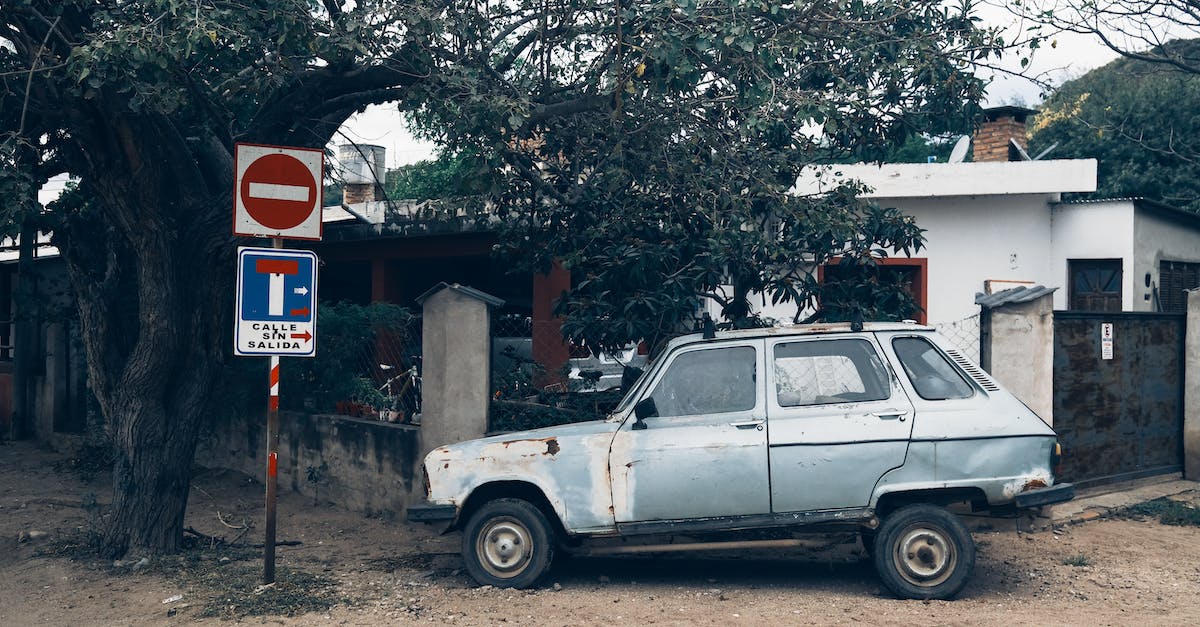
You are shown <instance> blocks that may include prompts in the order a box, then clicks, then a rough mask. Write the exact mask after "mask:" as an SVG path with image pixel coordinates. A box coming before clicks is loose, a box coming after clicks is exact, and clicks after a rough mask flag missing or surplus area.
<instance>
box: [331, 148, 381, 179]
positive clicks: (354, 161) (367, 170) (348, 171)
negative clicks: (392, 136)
mask: <svg viewBox="0 0 1200 627" xmlns="http://www.w3.org/2000/svg"><path fill="white" fill-rule="evenodd" d="M386 156H387V152H386V150H385V149H384V147H383V146H374V145H372V144H343V145H341V146H338V161H340V162H341V170H342V180H343V181H345V183H346V184H348V185H366V184H369V183H376V184H382V183H383V182H384V180H385V179H386V177H387V162H386Z"/></svg>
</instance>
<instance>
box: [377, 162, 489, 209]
mask: <svg viewBox="0 0 1200 627" xmlns="http://www.w3.org/2000/svg"><path fill="white" fill-rule="evenodd" d="M495 178H496V177H494V176H493V174H492V167H491V165H490V164H489V163H488V160H487V159H484V158H483V157H481V156H479V155H478V154H475V153H470V152H463V153H458V154H452V153H448V152H445V153H442V154H441V155H439V156H438V158H437V159H433V160H425V161H418V162H417V163H413V164H409V165H403V166H400V167H398V168H396V169H395V170H388V175H387V184H386V185H385V186H384V191H385V192H386V196H387V197H388V198H390V199H393V200H429V199H431V198H456V197H462V196H483V195H487V194H489V193H491V191H492V189H493V186H494V184H495Z"/></svg>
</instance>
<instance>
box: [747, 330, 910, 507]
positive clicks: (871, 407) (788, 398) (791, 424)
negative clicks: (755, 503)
mask: <svg viewBox="0 0 1200 627" xmlns="http://www.w3.org/2000/svg"><path fill="white" fill-rule="evenodd" d="M767 360H768V364H769V366H768V369H767V375H768V376H767V389H768V393H767V417H768V429H767V431H768V440H769V447H770V448H769V450H770V453H769V455H770V461H769V465H770V475H771V502H772V511H774V512H776V513H784V512H799V511H811V510H829V509H843V508H855V507H865V506H866V505H867V504H868V503H869V502H870V499H871V493H872V491H873V490H874V488H875V484H876V483H877V482H878V481H879V478H880V477H881V476H883V474H884V473H886V472H887V471H889V470H891V469H893V468H896V467H898V466H900V465H902V464H903V463H904V457H905V454H906V452H907V450H908V441H909V437H910V435H911V432H912V420H911V418H912V415H913V410H912V404H911V403H910V402H909V400H908V397H907V396H906V395H905V393H904V391H903V389H902V388H901V387H900V385H899V382H898V381H897V379H896V376H895V374H894V373H893V372H892V371H891V370H890V369H889V368H888V366H887V365H886V362H885V361H884V360H883V359H882V358H881V356H880V352H879V346H878V344H877V342H876V341H875V338H874V336H873V335H871V334H869V333H863V334H855V335H850V334H846V335H838V336H837V337H825V338H795V337H793V338H781V339H772V340H770V341H769V342H768V343H767Z"/></svg>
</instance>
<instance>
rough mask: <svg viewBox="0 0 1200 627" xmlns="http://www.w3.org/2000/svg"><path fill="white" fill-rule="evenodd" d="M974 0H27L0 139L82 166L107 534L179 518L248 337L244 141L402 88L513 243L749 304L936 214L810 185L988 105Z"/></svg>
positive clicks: (0, 12) (301, 140)
mask: <svg viewBox="0 0 1200 627" xmlns="http://www.w3.org/2000/svg"><path fill="white" fill-rule="evenodd" d="M969 12H970V5H969V4H967V5H964V6H962V7H957V8H956V7H951V6H948V5H942V4H940V3H931V2H923V1H918V0H875V1H872V2H862V1H861V0H816V1H811V2H783V1H781V0H760V1H756V2H740V1H697V0H651V1H646V2H640V3H633V2H628V1H627V0H616V1H590V0H472V1H451V0H443V1H436V0H426V1H412V2H399V1H396V0H357V1H356V2H342V1H341V0H323V1H321V2H315V1H313V0H0V39H3V40H4V41H3V42H0V81H3V84H4V85H3V86H4V89H3V91H2V92H0V124H2V125H3V126H2V127H0V132H2V133H3V136H2V137H0V140H2V141H3V147H4V148H3V151H2V152H0V154H2V155H4V159H5V160H6V162H7V163H6V165H7V166H20V167H19V168H17V167H6V168H5V169H4V174H3V175H2V176H3V177H5V179H10V180H11V179H12V177H14V176H24V177H25V179H24V180H25V181H26V182H28V181H29V180H37V179H38V178H39V177H42V176H44V175H45V174H47V173H51V172H57V171H66V172H70V173H71V174H73V175H74V176H77V177H79V179H80V185H79V193H78V194H77V195H75V196H74V197H73V198H72V199H69V200H67V201H64V202H62V203H59V204H58V205H56V206H54V207H53V208H52V213H51V214H50V215H49V217H50V218H52V220H51V222H52V223H51V224H50V227H51V228H52V229H53V231H54V233H55V237H56V238H57V241H58V243H59V245H60V247H61V249H62V251H63V254H64V257H65V258H66V261H67V263H68V268H69V272H70V276H71V279H72V285H73V287H74V290H75V294H76V297H77V301H78V305H79V314H80V320H81V326H82V332H83V338H84V344H85V347H86V351H87V362H88V375H89V381H90V384H91V388H92V390H93V392H94V394H95V396H96V398H97V400H98V401H99V405H100V408H101V410H102V412H103V414H104V417H105V420H106V430H107V433H108V434H109V435H110V437H111V438H112V443H113V445H114V449H115V453H116V463H115V470H114V476H115V485H114V489H115V495H114V503H113V513H112V516H111V518H110V521H111V523H110V525H109V527H108V529H107V530H106V534H105V538H104V542H103V544H104V546H103V550H104V552H105V553H107V554H110V555H119V554H122V553H124V552H126V551H127V550H129V549H130V548H138V549H144V550H150V551H170V550H173V549H175V548H176V547H177V546H178V543H179V541H180V539H181V535H182V533H181V532H182V520H183V514H184V506H185V503H186V498H187V493H188V483H189V479H190V465H191V461H192V457H193V453H194V448H195V444H196V438H197V433H198V429H199V425H200V423H201V421H202V420H203V419H204V416H205V414H206V411H207V410H208V409H209V408H210V407H211V405H212V403H213V400H214V399H212V398H211V393H212V391H213V386H214V382H215V380H216V378H217V377H218V375H219V373H220V369H221V364H222V362H223V360H224V359H225V357H226V352H227V346H228V345H229V341H228V333H229V329H230V325H229V315H230V313H231V311H230V306H229V304H230V300H231V292H232V289H231V288H232V285H231V283H232V278H233V270H232V256H233V252H234V246H235V245H236V243H237V241H236V240H235V239H234V238H232V237H231V235H230V231H231V227H230V216H231V210H230V203H231V191H232V188H233V181H232V176H233V167H232V166H233V164H232V158H231V154H232V150H233V144H234V142H236V141H251V142H260V143H270V144H282V145H297V146H314V147H320V146H324V145H325V144H326V142H327V141H328V140H329V139H330V137H331V136H332V135H333V134H334V132H335V130H336V129H337V127H338V126H339V125H340V124H341V123H342V122H343V120H345V119H346V117H347V116H348V115H349V114H350V113H352V112H354V111H355V110H357V109H359V108H361V107H363V106H364V105H367V104H370V103H380V102H387V101H398V102H399V103H400V104H399V106H401V107H402V108H403V109H405V110H408V111H410V112H413V113H414V114H415V115H416V116H417V117H418V118H419V119H421V120H422V121H423V122H422V123H423V126H424V127H425V128H427V129H430V133H431V134H432V135H434V136H435V137H436V139H438V140H439V141H440V142H442V143H443V144H444V145H446V146H447V147H448V149H449V150H452V151H455V152H458V151H464V150H467V151H470V152H471V153H472V154H476V155H480V156H481V157H482V158H484V159H486V160H487V163H489V164H490V165H491V166H492V168H494V172H495V174H496V177H495V179H494V180H495V181H497V184H496V186H495V188H494V193H493V194H492V195H491V197H490V198H489V201H490V202H489V203H488V206H489V207H495V208H497V210H498V211H499V212H500V213H501V214H502V216H501V217H502V218H504V220H505V224H507V225H508V226H509V227H510V228H507V229H506V230H505V233H504V238H505V239H504V242H505V245H506V247H508V248H510V249H511V250H513V251H516V252H519V253H521V254H522V255H523V257H522V258H528V257H529V256H530V255H533V254H534V253H537V254H536V255H533V259H532V261H531V262H529V265H530V266H537V267H545V266H546V265H547V264H549V263H550V260H551V259H552V258H554V257H557V258H561V259H564V260H565V261H566V262H567V263H568V264H571V265H572V267H573V268H574V269H576V270H577V271H579V272H584V271H585V267H586V266H587V265H588V264H589V263H591V262H594V261H595V260H597V259H605V258H612V259H627V260H630V263H634V264H636V267H638V268H640V269H641V272H640V273H638V274H637V275H636V276H632V275H631V277H632V278H631V280H633V281H634V283H635V284H634V285H631V286H629V287H618V288H617V289H614V290H611V291H609V292H608V293H607V294H606V293H605V291H603V290H601V291H596V287H595V286H596V282H595V281H592V282H585V283H582V284H581V285H579V286H578V289H577V295H576V296H574V297H573V299H574V300H573V301H572V302H577V303H579V304H578V305H577V306H576V307H577V308H586V307H604V308H606V310H605V311H604V312H602V313H601V315H600V316H599V317H600V318H605V317H607V318H609V319H611V318H613V317H614V316H618V315H620V316H625V319H630V320H632V319H637V318H638V317H640V316H643V315H645V314H646V313H647V312H644V311H642V310H640V309H639V307H640V303H643V302H645V301H646V300H647V299H648V298H654V299H659V300H662V301H665V300H670V299H674V298H676V297H681V296H682V295H684V294H685V293H688V294H689V295H694V294H696V293H704V292H706V291H707V292H715V290H714V289H709V286H711V285H716V284H717V283H718V282H719V281H721V280H724V278H731V279H732V281H733V286H734V293H733V294H732V295H729V296H728V297H726V298H725V300H726V302H727V304H728V307H727V309H728V310H729V316H730V317H731V318H738V317H741V316H744V315H745V312H744V308H745V297H746V295H747V294H749V291H750V290H754V289H758V288H761V287H766V288H767V289H768V291H772V292H773V293H775V294H782V295H785V296H790V297H793V298H795V297H798V296H802V295H803V292H800V291H797V290H798V289H799V288H802V287H803V286H804V284H805V283H804V279H803V278H802V277H800V275H797V274H794V273H792V274H788V273H789V272H790V270H789V268H791V267H792V266H793V265H794V264H795V262H796V260H802V259H808V260H809V261H812V260H820V259H822V258H825V257H828V256H829V255H830V254H831V252H832V253H841V254H846V255H847V257H849V258H852V259H859V260H862V259H869V258H872V257H876V256H878V255H879V254H881V250H880V249H881V248H889V249H890V248H896V247H900V248H903V247H904V246H905V245H910V244H913V243H914V242H915V241H916V239H915V236H916V230H915V227H914V226H912V225H911V224H908V223H906V222H904V221H903V220H901V219H900V218H899V216H896V215H894V214H891V213H889V212H885V211H880V210H877V209H871V208H869V207H865V206H863V205H860V204H858V203H857V202H856V201H855V200H854V199H853V193H852V190H841V191H839V192H838V193H835V194H834V195H833V196H831V197H828V198H825V199H815V198H813V199H796V198H793V197H791V196H788V195H787V194H786V193H785V192H786V190H787V188H788V187H789V186H790V181H791V180H793V179H794V176H795V175H796V173H797V172H798V169H799V167H800V166H801V165H802V164H804V163H807V162H811V161H813V160H816V159H821V158H824V157H825V156H827V155H828V154H831V153H839V152H845V151H848V150H857V151H859V152H860V154H863V155H866V156H870V155H877V154H882V151H883V150H884V149H885V148H886V146H887V145H889V144H892V143H895V142H898V141H901V140H903V139H904V138H905V136H906V135H907V134H908V133H910V132H911V131H912V130H914V129H916V130H921V131H934V132H936V131H937V130H939V128H940V126H941V125H943V124H944V123H946V122H947V121H953V120H955V119H958V118H961V117H963V116H964V115H969V114H970V113H971V112H972V111H973V107H974V103H975V102H976V100H977V99H978V97H979V95H980V92H981V85H980V83H979V81H977V80H975V79H974V78H973V77H971V76H970V75H969V74H968V71H969V64H970V63H971V62H972V61H974V60H978V59H983V58H986V57H988V56H989V55H991V54H993V53H994V52H995V49H994V47H993V42H992V40H991V39H990V33H987V32H983V31H981V30H979V29H978V27H977V26H976V24H975V22H973V21H972V20H971V16H970V15H969ZM525 236H528V237H529V238H530V239H528V240H525V239H523V238H524V237H525ZM592 238H594V240H595V241H593V239H592ZM778 241H786V242H787V243H788V249H786V250H785V249H784V248H781V247H779V246H777V245H776V243H777V242H778ZM514 242H516V243H515V245H514ZM539 242H545V244H544V245H538V243H539ZM693 242H694V243H695V244H694V245H693ZM781 273H782V274H781ZM717 274H722V275H727V277H725V276H721V277H719V276H717ZM780 276H782V278H778V277H780ZM588 278H590V277H585V281H587V280H588ZM609 284H610V285H611V284H612V282H611V281H610V282H609ZM680 285H682V286H684V287H679V286H680ZM639 286H640V287H639ZM798 286H799V287H798ZM635 288H636V289H635ZM689 297H690V296H689ZM610 307H611V308H613V309H612V310H611V311H610V310H608V308H610ZM667 311H668V313H669V314H670V315H672V316H678V315H679V314H678V313H677V312H675V310H667ZM656 324H658V323H656ZM659 326H661V325H658V326H655V327H654V328H659ZM652 330H653V329H650V328H648V329H647V333H649V331H652ZM630 331H631V332H635V333H640V331H637V330H636V329H634V330H630ZM626 335H629V333H626Z"/></svg>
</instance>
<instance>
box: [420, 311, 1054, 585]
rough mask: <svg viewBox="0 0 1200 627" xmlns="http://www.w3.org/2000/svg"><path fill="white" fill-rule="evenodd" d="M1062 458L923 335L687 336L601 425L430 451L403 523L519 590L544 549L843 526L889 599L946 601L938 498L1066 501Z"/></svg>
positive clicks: (964, 548)
mask: <svg viewBox="0 0 1200 627" xmlns="http://www.w3.org/2000/svg"><path fill="white" fill-rule="evenodd" d="M1059 455H1060V449H1059V446H1058V443H1057V441H1056V438H1055V434H1054V431H1053V430H1052V429H1051V428H1050V427H1049V426H1047V425H1046V423H1045V422H1043V421H1042V420H1041V419H1040V418H1039V417H1038V416H1037V415H1036V414H1034V413H1033V411H1031V410H1030V409H1029V408H1028V407H1026V406H1025V405H1024V404H1023V403H1021V401H1019V400H1018V399H1017V398H1015V397H1014V396H1013V395H1012V394H1010V393H1009V392H1007V391H1005V390H1004V389H1003V388H1001V387H1000V385H998V384H997V383H996V382H995V381H994V380H993V379H991V378H990V377H989V376H988V375H987V374H986V373H984V372H983V371H982V370H981V369H980V368H979V367H978V366H976V365H975V364H973V363H971V362H970V361H969V360H967V359H966V358H965V357H964V356H963V355H962V354H961V353H960V352H959V351H958V350H956V349H955V348H954V347H953V346H952V345H950V344H949V342H948V341H947V340H946V339H945V338H943V337H942V336H941V335H939V334H938V333H937V332H936V331H934V330H933V329H931V328H928V327H924V326H919V325H915V324H908V323H869V324H866V325H865V326H862V328H852V327H851V325H849V324H826V325H803V326H795V327H782V328H769V329H752V330H742V331H730V332H718V333H716V334H715V336H713V337H704V336H702V335H700V334H694V335H688V336H684V337H680V338H676V339H675V340H673V341H671V342H670V343H669V344H668V346H667V347H666V349H665V350H664V351H663V352H662V354H661V355H660V356H659V357H658V358H656V359H655V360H654V363H653V364H652V365H651V366H650V367H649V368H648V369H647V370H646V372H645V373H644V374H643V375H642V377H641V378H640V379H639V380H638V382H637V383H636V384H635V385H633V386H632V387H631V388H630V390H629V392H628V393H627V394H626V396H625V398H624V400H622V401H621V404H620V405H619V406H618V407H617V408H616V410H615V411H614V412H613V413H612V414H611V415H610V416H609V417H608V419H606V420H603V421H595V422H588V423H579V424H572V425H564V426H560V427H551V428H546V429H538V430H534V431H526V432H521V433H510V434H505V435H500V436H495V437H489V438H483V439H479V440H472V441H468V442H460V443H458V444H452V445H449V446H444V447H441V448H438V449H436V450H434V451H432V452H431V453H430V454H429V455H428V456H427V457H426V458H425V462H424V470H425V474H426V479H427V484H426V485H427V489H428V493H427V499H426V502H425V503H422V504H419V505H415V506H413V507H411V508H410V509H409V512H408V518H409V520H410V521H420V522H440V523H443V524H446V523H448V524H449V526H450V528H455V529H460V530H461V531H462V532H463V543H462V552H463V558H464V561H465V563H466V569H467V572H468V573H470V575H471V576H472V577H473V578H474V579H475V580H476V581H478V582H479V583H480V584H487V585H493V586H500V587H516V588H522V587H527V586H532V585H534V584H536V583H537V582H538V581H539V579H541V577H542V576H543V575H544V574H545V573H546V572H547V570H548V569H549V567H550V565H551V562H552V560H553V556H554V554H555V553H556V552H557V551H567V552H589V553H595V552H604V547H606V546H608V547H609V548H610V549H611V548H612V546H613V544H614V543H613V542H612V539H613V538H618V539H621V542H620V543H619V547H618V548H617V549H616V551H619V552H632V551H639V552H656V551H665V550H678V549H679V548H680V546H681V544H680V543H681V542H683V543H684V544H683V546H684V547H685V548H687V549H689V550H690V549H697V550H699V549H710V548H711V549H747V548H756V547H779V546H785V545H787V544H788V543H796V542H798V541H799V540H798V539H797V538H795V537H794V536H795V535H797V534H802V533H810V532H830V531H846V530H855V531H858V532H859V533H860V534H861V537H862V540H863V544H864V546H865V548H866V549H867V551H868V552H869V553H871V554H872V555H873V559H874V563H875V567H876V570H877V571H878V573H879V576H880V577H881V578H882V580H883V582H884V583H885V584H886V585H887V587H888V588H889V589H890V590H891V591H892V592H894V593H895V594H896V595H897V596H900V597H904V598H920V599H931V598H932V599H946V598H952V597H954V596H955V595H956V594H957V593H958V592H959V591H960V590H962V588H963V586H965V585H966V583H967V581H968V580H969V579H970V576H971V572H972V570H973V567H974V563H975V545H974V542H973V541H972V539H971V536H970V533H968V531H967V529H966V528H965V527H964V526H963V524H962V522H961V521H960V520H959V519H958V517H957V516H956V515H955V514H953V513H952V512H950V511H948V510H947V509H946V506H947V505H951V504H956V503H969V504H970V505H971V506H973V508H974V509H975V510H977V511H982V510H991V511H993V512H1015V511H1016V510H1017V509H1019V508H1031V507H1038V506H1041V505H1046V504H1050V503H1056V502H1061V501H1066V500H1069V499H1071V498H1072V497H1073V490H1072V488H1071V485H1070V484H1059V485H1055V481H1054V469H1055V467H1056V465H1057V464H1058V463H1059ZM763 530H772V532H771V533H767V534H764V533H763ZM768 536H769V537H768ZM692 538H701V539H702V541H692V540H689V539H692ZM764 538H766V539H764ZM610 552H615V551H610Z"/></svg>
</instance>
